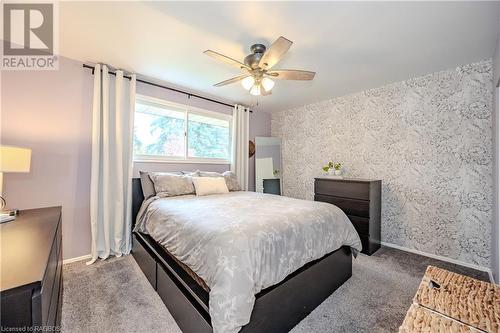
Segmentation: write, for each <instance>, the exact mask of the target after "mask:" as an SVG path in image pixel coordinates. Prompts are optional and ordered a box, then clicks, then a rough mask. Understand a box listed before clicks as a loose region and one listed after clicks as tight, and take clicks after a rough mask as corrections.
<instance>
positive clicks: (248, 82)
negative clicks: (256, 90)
mask: <svg viewBox="0 0 500 333" xmlns="http://www.w3.org/2000/svg"><path fill="white" fill-rule="evenodd" d="M254 83H255V79H254V78H253V76H249V77H246V78H244V79H243V80H241V85H242V86H243V88H245V90H250V89H251V88H252V87H253V85H254Z"/></svg>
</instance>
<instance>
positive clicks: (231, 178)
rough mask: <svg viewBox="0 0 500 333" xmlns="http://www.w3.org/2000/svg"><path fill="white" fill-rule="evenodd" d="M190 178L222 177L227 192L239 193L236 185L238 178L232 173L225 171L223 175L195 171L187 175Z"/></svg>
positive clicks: (239, 187) (238, 186) (238, 187)
mask: <svg viewBox="0 0 500 333" xmlns="http://www.w3.org/2000/svg"><path fill="white" fill-rule="evenodd" d="M189 175H190V176H192V177H224V180H225V181H226V186H227V189H228V190H229V191H241V186H240V183H238V178H236V174H235V173H234V172H232V171H225V172H223V173H218V172H212V171H200V170H196V171H193V172H191V173H190V174H189Z"/></svg>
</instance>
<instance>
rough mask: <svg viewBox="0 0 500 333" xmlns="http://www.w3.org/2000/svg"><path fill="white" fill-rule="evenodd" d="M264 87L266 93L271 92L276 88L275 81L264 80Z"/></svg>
mask: <svg viewBox="0 0 500 333" xmlns="http://www.w3.org/2000/svg"><path fill="white" fill-rule="evenodd" d="M262 87H263V88H264V90H265V91H266V92H269V91H271V90H272V89H273V88H274V81H273V80H271V79H270V78H267V77H265V78H263V79H262Z"/></svg>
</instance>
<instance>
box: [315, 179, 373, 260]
mask: <svg viewBox="0 0 500 333" xmlns="http://www.w3.org/2000/svg"><path fill="white" fill-rule="evenodd" d="M381 184H382V181H380V180H371V179H356V178H344V179H334V178H315V179H314V200H315V201H323V202H328V203H331V204H334V205H335V206H337V207H339V208H340V209H342V210H343V211H344V213H346V215H347V216H348V217H349V219H350V220H351V222H352V224H353V225H354V228H356V230H357V232H358V234H359V237H360V238H361V243H362V244H363V250H362V251H361V252H362V253H365V254H368V255H371V254H373V253H374V252H375V251H377V250H378V249H379V248H380V215H381V202H380V200H381Z"/></svg>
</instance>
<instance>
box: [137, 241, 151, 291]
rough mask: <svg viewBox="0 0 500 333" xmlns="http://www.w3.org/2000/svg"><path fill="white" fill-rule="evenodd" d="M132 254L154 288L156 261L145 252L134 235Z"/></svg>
mask: <svg viewBox="0 0 500 333" xmlns="http://www.w3.org/2000/svg"><path fill="white" fill-rule="evenodd" d="M132 255H133V257H134V259H135V261H136V262H137V264H138V265H139V267H140V268H141V270H142V272H143V273H144V275H146V277H147V278H148V280H149V283H151V285H152V286H153V288H154V289H156V261H155V260H154V259H153V257H152V256H150V255H149V254H148V253H147V250H146V249H145V248H144V246H143V245H142V243H141V241H140V240H139V239H138V238H137V236H136V235H134V237H133V240H132Z"/></svg>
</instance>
